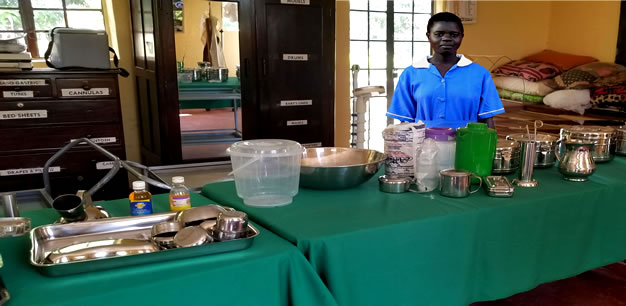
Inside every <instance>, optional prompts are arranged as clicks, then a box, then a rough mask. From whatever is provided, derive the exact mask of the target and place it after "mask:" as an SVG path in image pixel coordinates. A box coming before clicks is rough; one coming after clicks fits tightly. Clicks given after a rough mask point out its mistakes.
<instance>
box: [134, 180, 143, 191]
mask: <svg viewBox="0 0 626 306" xmlns="http://www.w3.org/2000/svg"><path fill="white" fill-rule="evenodd" d="M133 189H134V190H144V189H146V182H144V181H134V182H133Z"/></svg>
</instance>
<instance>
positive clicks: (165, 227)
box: [152, 221, 183, 237]
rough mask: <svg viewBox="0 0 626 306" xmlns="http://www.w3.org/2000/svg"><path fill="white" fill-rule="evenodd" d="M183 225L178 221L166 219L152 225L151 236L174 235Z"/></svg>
mask: <svg viewBox="0 0 626 306" xmlns="http://www.w3.org/2000/svg"><path fill="white" fill-rule="evenodd" d="M182 228H183V227H182V226H181V225H180V223H178V222H173V221H166V222H161V223H157V224H155V225H153V226H152V237H167V236H172V237H173V236H174V235H176V232H178V231H180V230H181V229H182Z"/></svg>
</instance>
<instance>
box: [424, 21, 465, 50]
mask: <svg viewBox="0 0 626 306" xmlns="http://www.w3.org/2000/svg"><path fill="white" fill-rule="evenodd" d="M426 37H428V41H429V42H430V46H431V47H432V48H433V51H434V52H435V53H439V54H448V53H452V54H456V50H458V49H459V47H460V46H461V41H463V33H461V29H460V28H459V26H458V25H457V24H456V22H452V21H435V23H433V26H432V27H431V29H430V32H426Z"/></svg>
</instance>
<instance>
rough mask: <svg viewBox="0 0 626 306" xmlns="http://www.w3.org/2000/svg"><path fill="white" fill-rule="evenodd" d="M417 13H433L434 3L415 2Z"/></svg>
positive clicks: (427, 0)
mask: <svg viewBox="0 0 626 306" xmlns="http://www.w3.org/2000/svg"><path fill="white" fill-rule="evenodd" d="M414 12H415V13H428V14H430V13H431V12H432V3H431V1H430V0H415V11H414Z"/></svg>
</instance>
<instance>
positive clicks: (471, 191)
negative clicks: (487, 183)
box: [470, 173, 483, 194]
mask: <svg viewBox="0 0 626 306" xmlns="http://www.w3.org/2000/svg"><path fill="white" fill-rule="evenodd" d="M472 176H473V177H475V178H477V179H478V188H476V189H474V190H471V189H472V187H471V186H470V194H472V193H474V192H476V191H478V189H480V187H482V186H483V178H482V177H480V176H478V175H476V174H474V173H472Z"/></svg>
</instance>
